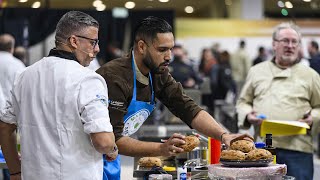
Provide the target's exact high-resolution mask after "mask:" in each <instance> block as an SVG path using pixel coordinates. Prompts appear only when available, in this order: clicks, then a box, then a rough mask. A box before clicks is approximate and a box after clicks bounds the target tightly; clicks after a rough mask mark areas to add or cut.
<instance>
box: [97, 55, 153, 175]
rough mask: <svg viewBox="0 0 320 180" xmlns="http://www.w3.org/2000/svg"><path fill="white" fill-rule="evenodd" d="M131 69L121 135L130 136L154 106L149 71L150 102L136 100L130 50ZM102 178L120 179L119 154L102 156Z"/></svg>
mask: <svg viewBox="0 0 320 180" xmlns="http://www.w3.org/2000/svg"><path fill="white" fill-rule="evenodd" d="M132 69H133V95H132V100H131V102H130V104H129V107H128V112H127V114H126V115H125V116H124V118H123V119H124V127H123V132H122V135H123V136H130V135H132V134H134V133H135V132H136V131H137V130H138V129H139V128H140V127H141V125H142V124H143V123H144V121H145V120H146V119H147V118H148V116H149V115H150V114H151V112H152V111H153V110H154V108H155V101H154V91H153V85H152V77H151V74H150V73H149V81H150V87H151V93H152V97H151V102H143V101H137V85H136V84H137V83H136V69H135V66H134V54H133V51H132ZM103 180H120V156H119V155H118V156H117V158H116V160H114V161H111V162H109V161H107V160H106V158H105V155H104V156H103Z"/></svg>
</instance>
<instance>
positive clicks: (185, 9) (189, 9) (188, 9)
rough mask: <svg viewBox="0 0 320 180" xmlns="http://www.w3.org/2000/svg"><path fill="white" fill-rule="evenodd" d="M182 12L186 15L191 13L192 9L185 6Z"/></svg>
mask: <svg viewBox="0 0 320 180" xmlns="http://www.w3.org/2000/svg"><path fill="white" fill-rule="evenodd" d="M184 11H185V12H186V13H188V14H190V13H193V7H192V6H186V7H185V8H184Z"/></svg>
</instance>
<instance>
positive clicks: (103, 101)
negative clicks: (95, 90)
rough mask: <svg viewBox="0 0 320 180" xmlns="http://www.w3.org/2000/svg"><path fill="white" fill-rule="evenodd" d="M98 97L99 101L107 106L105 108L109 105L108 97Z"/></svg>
mask: <svg viewBox="0 0 320 180" xmlns="http://www.w3.org/2000/svg"><path fill="white" fill-rule="evenodd" d="M96 97H97V98H98V99H99V101H100V102H101V103H102V104H103V105H105V106H107V105H108V101H107V97H106V96H104V95H99V94H97V95H96Z"/></svg>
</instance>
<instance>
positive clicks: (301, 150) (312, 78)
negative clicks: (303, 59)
mask: <svg viewBox="0 0 320 180" xmlns="http://www.w3.org/2000/svg"><path fill="white" fill-rule="evenodd" d="M272 46H273V51H274V53H275V57H274V58H273V59H272V60H271V61H265V62H262V63H260V64H257V65H256V66H253V67H252V68H251V69H250V71H249V74H248V78H247V80H246V83H245V85H244V87H243V89H242V91H241V94H240V98H239V100H238V102H237V112H238V113H239V116H238V117H239V125H240V126H243V127H247V128H249V127H250V126H251V125H253V126H254V128H255V136H256V137H257V136H258V135H259V128H260V124H261V122H262V119H261V118H259V117H257V115H258V114H265V115H266V117H267V118H268V119H278V120H291V121H300V122H305V123H307V124H308V125H309V126H311V127H312V131H313V132H314V131H315V130H316V129H317V128H318V124H319V121H320V119H319V118H320V116H319V114H320V91H319V89H320V76H319V75H318V74H317V73H316V72H315V71H314V70H313V69H311V68H309V67H307V66H305V65H303V64H301V63H299V59H298V52H299V49H300V48H301V47H300V46H301V34H300V32H299V30H298V27H297V26H296V25H294V24H291V23H282V24H280V25H278V26H277V27H276V28H275V30H274V32H273V42H272ZM310 110H311V112H310V113H308V114H306V112H309V111H310ZM259 138H263V137H259ZM312 144H313V143H312V136H311V135H310V134H309V133H307V134H306V135H291V136H278V137H273V145H274V146H275V147H276V154H277V163H278V164H286V165H287V167H288V173H287V174H288V175H290V176H294V177H295V178H296V179H298V180H312V179H313V178H312V177H313V146H312Z"/></svg>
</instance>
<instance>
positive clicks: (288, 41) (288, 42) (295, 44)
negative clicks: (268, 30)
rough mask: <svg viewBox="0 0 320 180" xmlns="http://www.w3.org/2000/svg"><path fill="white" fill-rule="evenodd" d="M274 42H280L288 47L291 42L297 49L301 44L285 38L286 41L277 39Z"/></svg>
mask: <svg viewBox="0 0 320 180" xmlns="http://www.w3.org/2000/svg"><path fill="white" fill-rule="evenodd" d="M274 41H277V42H280V43H282V44H283V45H285V46H288V45H289V44H290V42H291V44H292V46H293V47H297V46H298V45H299V44H300V41H297V40H295V39H293V40H290V39H286V38H285V39H275V40H274Z"/></svg>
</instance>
